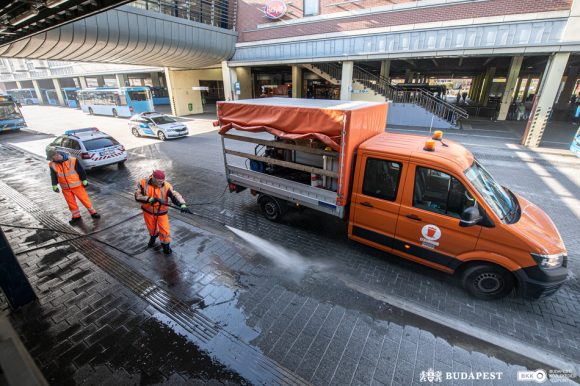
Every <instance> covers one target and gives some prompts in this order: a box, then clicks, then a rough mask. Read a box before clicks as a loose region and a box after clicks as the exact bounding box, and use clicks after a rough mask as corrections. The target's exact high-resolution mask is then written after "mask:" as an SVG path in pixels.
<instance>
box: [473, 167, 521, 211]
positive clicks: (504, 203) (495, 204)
mask: <svg viewBox="0 0 580 386" xmlns="http://www.w3.org/2000/svg"><path fill="white" fill-rule="evenodd" d="M465 176H466V177H467V179H468V180H469V182H471V184H472V185H473V187H475V189H477V191H478V192H479V194H481V195H482V196H483V198H484V199H485V201H486V202H487V203H488V204H489V206H490V207H491V209H492V210H493V211H494V212H495V214H496V215H497V216H498V217H499V218H500V219H502V220H504V219H506V218H508V217H510V216H511V215H512V213H513V212H514V211H515V210H516V206H517V204H516V203H514V202H513V201H512V199H511V196H510V194H509V193H508V192H507V191H506V190H505V189H504V188H502V187H501V185H500V184H498V183H497V181H496V180H494V178H493V177H492V176H491V174H489V172H488V171H487V170H485V169H484V167H483V166H481V164H480V163H479V162H477V161H473V165H471V167H470V168H469V169H467V170H466V171H465ZM506 220H507V219H506ZM507 222H510V220H507Z"/></svg>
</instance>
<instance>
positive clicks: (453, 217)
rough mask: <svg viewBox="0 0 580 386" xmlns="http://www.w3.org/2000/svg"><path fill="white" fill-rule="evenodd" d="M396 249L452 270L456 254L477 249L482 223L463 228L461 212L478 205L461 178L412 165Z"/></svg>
mask: <svg viewBox="0 0 580 386" xmlns="http://www.w3.org/2000/svg"><path fill="white" fill-rule="evenodd" d="M409 169H410V170H409V175H408V177H407V181H406V183H405V187H404V194H403V198H402V203H401V210H400V213H399V219H398V222H397V230H396V236H395V238H396V240H395V243H394V245H393V248H394V249H395V250H397V251H398V252H402V253H403V254H404V255H405V256H406V257H408V258H409V259H411V260H415V261H418V262H420V263H422V264H425V265H428V266H432V267H434V268H438V269H442V270H445V271H448V272H451V271H453V270H455V268H457V266H458V265H459V263H460V261H459V260H457V259H456V257H457V256H458V255H460V254H462V253H465V252H469V251H472V250H474V249H475V246H476V243H477V239H478V238H479V234H480V232H481V226H479V225H476V226H472V227H460V226H459V220H460V216H461V213H462V212H463V210H464V209H465V208H466V207H469V206H472V205H476V203H475V200H474V199H473V198H472V195H470V194H469V192H468V191H467V190H466V189H465V187H464V185H463V184H462V183H461V182H460V180H459V179H457V178H455V177H454V176H452V175H451V174H449V173H446V172H443V171H441V170H437V169H435V168H432V167H428V166H421V165H415V164H410V165H409Z"/></svg>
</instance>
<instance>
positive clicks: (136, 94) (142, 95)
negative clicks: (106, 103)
mask: <svg viewBox="0 0 580 386" xmlns="http://www.w3.org/2000/svg"><path fill="white" fill-rule="evenodd" d="M127 93H128V94H129V99H131V100H132V101H146V100H148V99H150V98H149V93H148V92H147V91H128V92H127Z"/></svg>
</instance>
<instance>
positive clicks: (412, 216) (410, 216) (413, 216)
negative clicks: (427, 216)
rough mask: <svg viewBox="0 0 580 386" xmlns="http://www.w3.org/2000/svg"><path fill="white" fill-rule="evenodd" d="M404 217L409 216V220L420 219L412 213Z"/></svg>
mask: <svg viewBox="0 0 580 386" xmlns="http://www.w3.org/2000/svg"><path fill="white" fill-rule="evenodd" d="M405 217H407V218H410V219H411V220H415V221H421V217H419V216H416V215H414V214H408V215H406V216H405Z"/></svg>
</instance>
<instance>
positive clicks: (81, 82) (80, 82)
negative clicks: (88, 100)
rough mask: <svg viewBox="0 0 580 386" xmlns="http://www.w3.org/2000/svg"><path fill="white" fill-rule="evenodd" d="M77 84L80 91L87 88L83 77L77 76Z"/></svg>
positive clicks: (85, 79)
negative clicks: (79, 86)
mask: <svg viewBox="0 0 580 386" xmlns="http://www.w3.org/2000/svg"><path fill="white" fill-rule="evenodd" d="M79 84H80V85H81V90H84V89H85V88H89V86H88V85H87V78H85V77H84V76H79Z"/></svg>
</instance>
